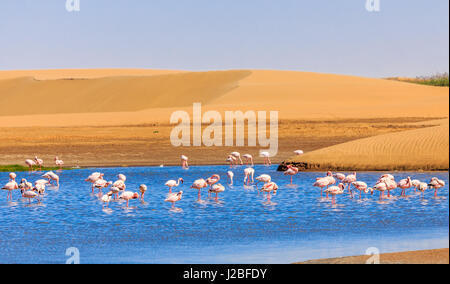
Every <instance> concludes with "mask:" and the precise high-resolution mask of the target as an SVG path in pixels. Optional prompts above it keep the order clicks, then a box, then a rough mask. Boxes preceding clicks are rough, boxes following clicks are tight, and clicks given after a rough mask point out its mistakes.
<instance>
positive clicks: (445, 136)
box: [284, 120, 449, 170]
mask: <svg viewBox="0 0 450 284" xmlns="http://www.w3.org/2000/svg"><path fill="white" fill-rule="evenodd" d="M292 163H293V164H296V165H298V166H300V167H302V168H306V169H338V170H352V169H359V170H410V169H414V170H416V169H422V170H447V169H448V168H449V123H448V120H447V121H446V122H445V123H443V124H442V125H440V126H434V127H429V128H423V129H417V130H409V131H404V132H398V133H390V134H386V135H380V136H375V137H370V138H365V139H360V140H355V141H351V142H347V143H344V144H339V145H336V146H332V147H328V148H324V149H320V150H317V151H313V152H310V153H307V154H305V155H303V156H297V157H293V158H291V159H288V160H287V161H285V163H284V164H292Z"/></svg>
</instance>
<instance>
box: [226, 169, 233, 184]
mask: <svg viewBox="0 0 450 284" xmlns="http://www.w3.org/2000/svg"><path fill="white" fill-rule="evenodd" d="M227 177H228V179H229V181H230V183H229V185H230V186H233V178H234V173H233V172H232V171H228V172H227Z"/></svg>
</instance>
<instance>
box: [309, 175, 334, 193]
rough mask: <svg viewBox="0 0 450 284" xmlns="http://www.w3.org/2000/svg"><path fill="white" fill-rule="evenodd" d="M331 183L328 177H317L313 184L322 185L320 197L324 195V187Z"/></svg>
mask: <svg viewBox="0 0 450 284" xmlns="http://www.w3.org/2000/svg"><path fill="white" fill-rule="evenodd" d="M329 184H330V181H329V180H328V178H326V177H324V178H319V179H317V180H316V182H315V183H314V184H313V186H315V187H320V197H322V196H323V188H324V187H328V185H329Z"/></svg>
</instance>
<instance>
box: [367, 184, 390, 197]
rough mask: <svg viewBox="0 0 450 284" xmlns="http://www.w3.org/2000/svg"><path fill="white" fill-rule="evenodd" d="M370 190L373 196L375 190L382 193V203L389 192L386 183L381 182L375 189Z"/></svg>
mask: <svg viewBox="0 0 450 284" xmlns="http://www.w3.org/2000/svg"><path fill="white" fill-rule="evenodd" d="M369 190H370V191H371V192H372V194H373V191H374V190H378V191H379V192H380V201H381V200H383V199H384V192H385V191H386V190H388V186H387V184H386V182H380V183H377V184H376V185H375V186H374V187H373V188H369Z"/></svg>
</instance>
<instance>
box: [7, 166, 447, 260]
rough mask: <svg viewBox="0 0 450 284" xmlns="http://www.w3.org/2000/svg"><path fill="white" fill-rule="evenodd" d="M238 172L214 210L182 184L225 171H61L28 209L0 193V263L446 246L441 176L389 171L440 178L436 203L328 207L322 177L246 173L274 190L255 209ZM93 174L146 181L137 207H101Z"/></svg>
mask: <svg viewBox="0 0 450 284" xmlns="http://www.w3.org/2000/svg"><path fill="white" fill-rule="evenodd" d="M243 169H244V168H243V167H240V168H235V169H233V171H234V173H235V186H234V187H232V188H230V187H227V190H226V191H225V192H224V193H222V194H220V195H219V197H220V200H219V203H217V202H215V201H214V200H212V199H211V200H207V202H206V203H205V204H199V203H197V202H196V199H197V191H196V190H193V189H190V188H189V186H190V185H191V184H192V182H193V181H194V180H196V179H198V178H207V177H209V176H211V175H212V174H214V173H218V174H221V176H222V178H223V179H226V175H225V173H226V171H228V170H229V167H226V166H206V167H192V168H191V169H190V170H188V171H185V170H182V169H180V168H178V167H166V168H154V167H145V168H108V169H80V170H71V171H64V172H61V173H59V174H60V178H61V186H60V188H59V189H58V190H56V189H55V188H48V189H47V192H46V196H45V198H44V200H43V201H42V202H41V203H37V202H36V201H34V202H33V203H32V204H31V205H29V204H28V201H24V200H22V199H21V198H20V195H19V193H18V192H17V191H16V192H14V199H13V202H7V201H6V192H4V191H3V192H0V212H1V213H0V263H65V262H66V259H67V258H68V257H67V256H66V254H65V253H66V249H68V248H71V247H75V248H77V249H78V250H79V252H80V261H81V263H291V262H295V261H302V260H307V259H316V258H326V257H337V256H348V255H361V254H365V252H366V250H367V249H368V248H369V247H376V248H378V249H379V251H380V252H381V253H384V252H393V251H404V250H420V249H433V248H443V247H448V243H449V202H448V195H449V190H448V182H449V174H448V172H439V173H395V176H396V178H397V180H400V179H401V178H405V177H407V176H411V177H413V178H417V179H420V180H423V181H429V180H430V178H431V177H433V176H436V177H438V178H440V179H443V180H445V181H446V183H447V185H446V187H445V188H443V189H441V190H440V191H439V196H440V197H439V198H438V199H435V198H433V192H432V191H431V190H430V191H428V192H427V193H426V195H425V199H424V200H422V199H421V198H420V196H418V195H414V194H413V191H412V190H409V191H408V194H410V195H411V196H410V197H409V198H398V199H393V200H390V201H387V202H383V203H380V202H378V193H376V194H375V195H374V196H370V195H365V196H364V200H363V201H362V202H361V201H358V200H357V199H354V200H352V199H350V198H349V196H348V195H347V194H344V195H341V196H338V197H337V203H338V205H337V206H331V202H330V201H329V200H323V199H321V198H320V190H318V189H316V188H313V187H312V186H311V184H312V183H313V182H314V180H315V178H316V177H317V176H323V175H324V174H323V173H300V174H299V175H298V176H296V177H295V180H294V183H295V184H296V185H297V186H294V187H291V186H289V178H287V177H285V176H283V174H282V173H279V172H276V166H272V167H270V168H267V167H263V166H256V174H257V175H258V174H262V173H268V174H270V175H272V178H273V180H274V181H275V182H277V183H278V185H279V186H280V190H279V191H278V194H277V195H276V196H274V197H273V199H272V202H273V204H265V200H264V199H263V197H262V196H261V195H258V193H257V191H255V190H254V189H251V188H250V189H249V188H244V187H243V185H242V181H243ZM94 171H101V172H103V173H105V179H107V180H112V181H115V177H116V175H117V174H118V173H123V174H125V175H126V176H127V178H128V179H127V190H133V191H137V188H138V186H139V185H140V184H143V183H144V184H147V185H148V186H149V190H148V191H147V194H146V203H141V202H140V201H139V200H133V201H131V202H130V206H132V207H131V208H130V209H126V208H125V204H124V203H122V202H113V203H111V204H110V209H102V204H101V203H100V201H99V200H98V198H97V197H96V196H94V195H92V194H91V192H90V184H88V183H86V182H84V181H83V180H84V179H85V178H86V177H87V176H88V175H89V174H90V173H91V172H94ZM40 174H42V173H31V174H30V173H19V174H18V180H20V179H21V178H22V177H25V178H27V179H28V180H29V181H34V180H36V179H38V178H39V175H40ZM379 175H380V173H360V174H359V179H360V180H362V181H365V182H367V183H368V184H369V185H372V184H374V182H375V181H376V180H377V178H378V176H379ZM178 177H183V178H184V180H185V183H184V185H182V186H180V187H179V188H177V190H183V191H184V195H183V199H182V200H181V201H180V202H178V203H177V204H176V207H177V208H180V209H181V210H177V211H171V208H170V206H171V205H170V204H168V203H166V202H164V197H165V195H166V193H167V188H166V187H165V186H164V183H165V182H166V181H167V180H169V179H176V178H178ZM7 180H8V177H7V173H0V183H2V184H5V183H6V182H7ZM221 182H222V183H223V184H226V181H224V180H222V181H221ZM394 194H395V195H396V196H398V195H399V191H396V192H394ZM206 197H207V196H206V191H205V192H204V193H203V199H207V198H206Z"/></svg>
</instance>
